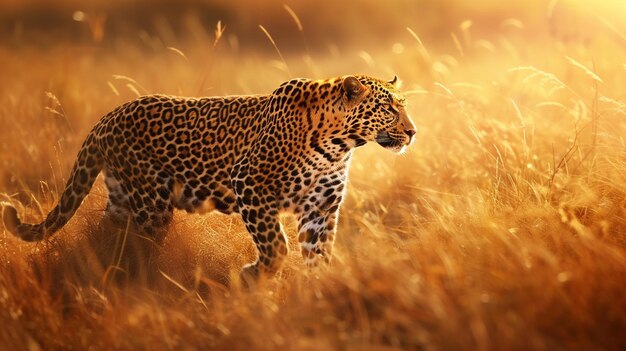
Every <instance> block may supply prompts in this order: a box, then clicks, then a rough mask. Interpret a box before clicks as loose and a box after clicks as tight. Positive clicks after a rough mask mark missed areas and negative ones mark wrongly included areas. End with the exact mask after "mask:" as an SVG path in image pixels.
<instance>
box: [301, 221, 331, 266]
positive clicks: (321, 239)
mask: <svg viewBox="0 0 626 351" xmlns="http://www.w3.org/2000/svg"><path fill="white" fill-rule="evenodd" d="M337 216H338V210H335V211H334V212H330V213H325V212H324V211H320V210H314V211H310V212H308V213H305V214H304V215H303V216H301V217H300V221H299V225H298V241H299V242H300V248H301V250H302V257H303V258H304V263H305V264H306V265H307V267H309V268H313V267H317V266H319V264H320V262H323V263H325V264H329V263H330V260H331V258H332V254H333V245H334V243H335V234H336V221H337Z"/></svg>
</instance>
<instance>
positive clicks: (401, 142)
mask: <svg viewBox="0 0 626 351" xmlns="http://www.w3.org/2000/svg"><path fill="white" fill-rule="evenodd" d="M375 140H376V142H377V143H378V145H380V146H382V147H384V148H385V149H388V150H392V151H395V152H401V151H402V150H403V149H404V147H405V146H407V145H408V144H409V142H410V139H409V138H407V137H397V136H394V135H392V134H390V133H389V132H387V131H381V132H378V134H377V135H376V139H375Z"/></svg>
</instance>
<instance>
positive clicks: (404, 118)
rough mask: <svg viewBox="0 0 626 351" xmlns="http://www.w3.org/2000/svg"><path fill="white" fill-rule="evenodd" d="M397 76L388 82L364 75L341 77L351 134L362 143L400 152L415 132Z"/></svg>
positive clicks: (409, 143) (408, 143)
mask: <svg viewBox="0 0 626 351" xmlns="http://www.w3.org/2000/svg"><path fill="white" fill-rule="evenodd" d="M397 81H398V79H397V77H394V78H393V79H392V80H391V81H388V82H386V81H382V80H379V79H375V78H371V77H365V76H356V77H355V76H347V77H343V79H342V88H343V103H344V106H345V108H346V117H345V118H346V121H347V123H348V127H349V129H350V131H351V133H355V134H357V135H358V136H359V137H360V138H361V140H363V141H365V142H369V141H376V142H377V143H378V144H379V145H381V146H382V147H384V148H386V149H388V150H391V151H394V152H397V153H401V152H403V151H404V150H405V149H406V147H407V146H409V145H411V143H412V142H413V139H414V136H415V133H416V132H417V130H416V128H415V125H414V124H413V122H412V121H411V118H410V117H409V115H408V113H407V111H406V100H405V99H404V95H403V94H402V92H401V91H400V90H399V89H398V86H397Z"/></svg>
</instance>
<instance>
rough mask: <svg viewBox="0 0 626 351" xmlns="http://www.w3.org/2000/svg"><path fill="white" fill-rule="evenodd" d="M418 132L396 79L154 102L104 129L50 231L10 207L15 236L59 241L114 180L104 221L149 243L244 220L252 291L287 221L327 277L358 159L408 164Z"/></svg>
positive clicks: (291, 85) (113, 117)
mask: <svg viewBox="0 0 626 351" xmlns="http://www.w3.org/2000/svg"><path fill="white" fill-rule="evenodd" d="M416 132H417V129H416V127H415V125H414V124H413V122H412V119H411V117H410V116H409V114H408V112H407V104H406V98H405V96H404V94H403V93H402V91H401V89H400V87H399V84H398V79H397V77H394V78H393V79H392V80H390V81H387V80H381V79H377V78H373V77H370V76H366V75H348V76H341V77H335V78H329V79H320V80H313V79H306V78H298V79H292V80H289V81H287V82H285V83H283V84H281V85H280V86H279V87H278V88H277V89H275V90H274V91H273V92H272V93H270V94H265V95H232V96H214V97H178V96H168V95H146V96H142V97H138V98H136V99H134V100H132V101H129V102H126V103H124V104H123V105H121V106H119V107H117V108H115V109H113V110H112V111H111V112H109V113H107V114H106V115H104V116H103V117H102V118H101V119H100V120H99V122H97V124H96V125H95V126H94V127H93V129H92V130H91V132H90V133H89V134H88V135H87V137H86V139H85V141H84V143H83V144H82V147H81V148H80V150H79V152H78V156H77V158H76V161H75V163H74V165H73V168H72V170H71V172H70V176H69V179H68V180H67V185H66V186H65V188H64V190H63V192H62V194H61V196H60V198H59V201H58V203H57V204H56V206H55V207H54V208H53V209H52V210H51V211H50V212H49V213H48V214H47V216H46V218H45V219H44V220H43V221H42V222H41V223H37V224H29V223H22V221H21V220H20V219H19V216H18V213H17V210H16V209H15V207H14V206H13V205H11V204H8V203H5V204H4V205H3V220H4V225H5V228H6V229H7V230H8V231H9V232H11V233H13V234H14V235H15V236H17V237H19V238H21V239H22V240H24V241H31V242H32V241H41V240H44V239H46V238H49V237H50V236H52V235H53V234H54V233H55V232H57V231H58V230H59V229H60V228H62V227H63V226H64V225H65V224H66V223H67V222H68V221H69V220H70V218H71V217H72V216H73V215H74V213H75V212H76V211H77V209H78V208H79V207H80V205H81V203H82V202H83V200H84V199H85V197H86V196H87V195H88V193H89V192H90V189H91V188H92V186H93V184H94V182H95V181H96V178H97V177H98V176H99V174H100V173H103V175H104V183H105V186H106V188H107V190H108V199H107V204H106V208H105V210H104V213H105V217H106V218H108V219H109V220H111V221H112V222H113V223H118V224H121V225H123V224H127V223H131V224H132V226H133V229H134V230H137V231H138V232H140V233H143V234H145V235H147V236H149V237H153V238H159V237H163V236H164V235H165V234H166V233H167V230H168V227H169V225H170V224H171V223H172V219H173V214H174V210H184V211H186V212H189V213H207V212H211V211H218V212H221V213H223V214H239V215H240V216H241V219H242V220H243V223H244V224H245V227H246V229H247V231H248V232H249V234H250V236H251V238H252V241H253V242H254V244H255V246H256V249H257V250H256V251H257V253H258V258H257V259H256V260H255V261H254V262H252V263H249V264H247V265H245V266H244V267H243V269H242V270H241V273H240V274H241V276H242V277H245V279H251V280H254V279H258V277H259V276H260V275H262V274H269V275H270V276H271V275H272V274H275V273H276V271H277V270H278V269H279V268H280V267H281V265H282V263H283V262H284V261H285V258H286V256H287V254H288V251H289V250H288V240H287V235H286V234H285V231H284V229H283V226H282V224H281V219H280V217H279V216H280V215H281V214H283V213H285V212H287V213H291V214H292V215H294V216H295V219H296V221H297V234H296V236H297V240H298V242H299V248H300V250H301V255H302V257H303V260H304V264H305V265H306V266H307V267H317V266H318V265H320V264H321V263H322V264H325V265H327V264H329V263H330V261H331V258H332V253H333V246H334V242H335V239H336V234H337V224H338V217H339V209H340V206H341V204H342V201H343V199H344V197H345V192H346V184H347V181H348V171H349V166H350V160H351V158H352V155H353V152H354V150H355V149H357V148H359V147H361V146H363V145H365V144H366V143H368V142H376V143H377V144H379V145H380V146H382V147H384V148H385V149H388V150H390V151H392V152H395V153H402V152H404V151H405V150H406V148H407V147H409V146H410V145H411V144H412V142H413V140H414V136H415V134H416Z"/></svg>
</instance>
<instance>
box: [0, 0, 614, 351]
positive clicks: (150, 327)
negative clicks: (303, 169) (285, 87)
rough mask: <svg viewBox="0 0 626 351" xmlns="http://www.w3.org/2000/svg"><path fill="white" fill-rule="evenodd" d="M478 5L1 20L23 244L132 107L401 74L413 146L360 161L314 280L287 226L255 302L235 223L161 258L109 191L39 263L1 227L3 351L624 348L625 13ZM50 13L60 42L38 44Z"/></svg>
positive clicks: (197, 225) (44, 249) (372, 153)
mask: <svg viewBox="0 0 626 351" xmlns="http://www.w3.org/2000/svg"><path fill="white" fill-rule="evenodd" d="M261 3H262V4H263V5H260V4H261ZM471 3H472V4H471V5H467V4H463V3H462V2H461V1H447V2H439V1H424V2H420V3H419V4H414V3H413V2H411V1H398V2H394V3H390V4H387V3H383V2H375V1H361V2H348V1H346V2H337V4H333V3H332V2H330V1H329V2H323V3H322V4H321V5H320V4H319V3H318V2H315V3H311V4H308V3H303V2H293V3H288V5H289V6H288V7H284V6H283V3H282V2H277V1H271V2H258V3H257V2H245V3H240V2H237V3H236V4H234V5H229V2H226V1H218V2H217V4H216V5H215V9H216V10H215V11H213V12H212V11H207V10H206V8H209V9H212V7H211V6H209V5H207V7H206V8H204V10H203V11H204V12H202V11H195V10H194V11H191V10H190V11H176V12H174V13H173V14H172V13H169V17H168V12H167V11H169V10H168V9H167V8H166V9H164V10H163V11H161V12H159V11H160V9H161V8H162V7H159V6H164V3H160V5H159V6H155V7H154V8H152V9H151V10H144V11H142V12H141V15H142V16H139V14H136V15H137V16H138V18H139V17H141V18H142V21H144V22H145V21H146V18H148V19H154V20H153V21H151V22H149V23H147V24H146V23H144V22H142V21H139V20H138V22H137V23H135V24H134V25H136V27H133V25H132V24H129V23H126V22H124V21H121V20H119V16H121V15H120V13H123V11H122V9H120V8H119V7H114V6H113V5H111V8H107V7H106V6H107V5H106V4H107V2H104V1H95V2H93V4H95V5H93V6H94V8H93V9H91V8H88V9H82V8H80V6H81V4H82V3H81V2H72V1H69V0H66V1H62V2H59V5H57V6H58V8H56V9H57V10H58V11H56V12H55V11H53V10H54V9H44V10H41V9H40V6H43V5H45V4H48V2H43V1H35V0H33V1H28V2H25V4H27V5H28V6H26V5H24V8H22V7H20V6H22V5H20V4H21V3H20V2H14V1H9V2H7V3H6V4H5V5H4V6H6V9H7V12H5V14H4V15H3V16H4V17H3V18H5V19H6V18H9V17H10V16H11V14H13V16H15V18H13V21H8V22H6V21H5V23H9V24H7V25H4V26H3V27H2V28H1V29H2V31H3V32H2V33H3V34H2V36H3V39H2V45H1V46H0V72H1V74H0V76H2V77H3V79H2V80H0V165H1V169H0V191H2V192H3V193H4V195H2V196H3V198H2V199H1V200H4V201H9V202H11V203H14V204H16V205H18V206H19V211H20V213H21V214H22V216H23V217H25V218H26V219H28V220H31V221H36V220H40V219H41V218H42V216H43V214H44V213H47V211H48V210H49V209H51V207H52V206H53V205H54V203H55V200H56V199H57V198H58V195H59V188H61V187H62V186H63V185H64V181H65V177H66V176H67V174H68V172H69V169H70V167H71V164H72V163H73V160H74V157H75V153H76V151H77V149H78V147H79V145H80V143H81V142H82V139H83V138H84V136H85V135H86V134H87V133H88V131H89V129H90V127H91V126H92V125H93V124H94V123H95V121H96V120H97V119H98V118H99V116H101V115H103V114H104V113H106V112H107V111H109V110H111V109H112V108H113V107H115V106H116V105H118V104H120V103H122V102H124V101H126V100H129V99H131V98H133V97H135V96H136V95H137V94H145V93H154V92H159V93H169V94H177V95H221V94H241V93H263V92H269V91H271V90H272V89H273V88H274V87H276V86H277V85H278V84H279V83H280V82H282V81H284V80H287V79H288V78H290V77H295V76H307V77H313V78H322V77H329V76H335V75H342V74H348V73H367V74H371V75H374V76H380V77H389V78H391V76H392V75H393V74H394V73H396V74H398V76H400V77H401V79H403V81H404V88H405V90H406V91H407V96H408V99H409V103H410V108H409V111H410V112H411V113H412V116H413V119H414V121H415V124H416V125H417V126H418V128H419V129H420V132H419V133H418V138H417V142H416V143H415V144H414V146H413V148H412V149H411V150H410V151H409V152H407V153H406V154H405V155H403V156H393V155H391V154H389V153H388V152H386V151H385V150H383V149H382V148H380V147H379V146H376V145H370V146H366V147H364V148H363V149H361V150H359V151H358V152H357V153H356V156H355V158H354V160H353V163H352V168H351V182H350V186H349V191H348V197H347V200H346V202H345V204H344V207H343V209H342V218H341V223H340V225H339V232H340V234H339V237H338V243H337V249H336V252H337V254H336V259H335V260H334V262H333V265H332V266H331V267H330V269H328V270H326V271H319V272H308V271H306V270H305V269H303V268H302V262H301V259H300V257H299V255H298V250H296V249H295V245H296V244H295V240H294V228H293V224H290V225H287V230H288V233H289V235H290V238H291V239H292V241H293V242H294V243H291V244H290V245H291V246H292V249H294V250H292V253H291V254H290V259H289V261H288V263H287V264H286V267H285V268H284V269H283V270H282V271H281V272H280V274H279V275H278V277H276V278H275V279H272V280H268V281H265V282H263V283H262V284H261V285H260V286H259V287H258V289H256V290H255V291H252V292H250V291H244V290H242V289H240V288H239V287H238V286H236V284H231V283H229V282H230V281H231V279H230V278H231V277H233V276H235V275H236V274H237V272H238V270H239V269H240V267H241V266H242V265H243V264H244V263H246V262H249V261H252V260H253V259H254V255H255V251H254V248H253V244H252V242H251V240H250V239H249V238H248V234H247V233H246V232H245V228H244V227H243V226H242V224H241V221H240V219H239V218H237V217H236V216H233V217H226V216H222V215H218V214H215V215H208V216H202V217H200V216H190V215H187V214H184V213H177V215H176V217H175V224H174V225H173V227H172V228H171V230H170V233H169V236H168V237H167V239H166V241H165V243H164V246H163V247H161V248H155V247H151V246H150V245H149V243H147V242H146V241H144V240H142V239H141V238H137V237H126V238H125V236H124V235H123V233H119V232H115V231H112V230H110V229H107V227H106V226H103V225H100V224H99V221H100V218H101V216H102V209H103V208H104V202H105V197H106V190H105V189H104V186H103V184H102V182H101V181H98V182H97V184H96V186H95V187H94V189H93V190H92V193H91V195H90V196H89V197H88V199H87V200H86V201H85V203H84V204H83V206H82V207H81V209H80V210H79V211H78V213H77V215H76V216H75V217H74V218H73V219H72V221H71V222H70V223H69V224H68V225H67V226H66V227H65V228H64V229H63V230H61V231H60V232H59V233H58V234H57V235H56V236H55V237H54V238H52V239H51V240H49V241H47V242H42V243H38V244H27V243H22V242H20V241H19V240H17V239H15V238H14V237H12V236H11V235H10V234H9V233H7V232H6V230H4V228H3V227H0V260H1V263H0V325H2V327H1V328H0V349H6V350H26V349H28V350H52V349H78V350H84V349H94V350H107V349H120V350H132V349H154V350H160V349H183V350H193V349H207V348H217V349H245V350H249V349H268V350H274V349H295V350H329V349H346V350H375V349H376V350H377V349H385V350H396V349H397V350H400V349H410V350H421V349H425V350H517V349H519V350H529V349H533V350H613V349H614V350H618V349H622V350H623V349H625V348H626V332H625V331H626V146H625V140H624V139H625V137H626V50H625V49H624V48H625V47H626V28H625V27H624V26H623V24H624V22H623V18H624V16H626V11H625V10H626V8H625V7H624V5H623V4H621V3H620V2H619V1H611V0H606V1H600V2H594V4H595V5H594V6H593V7H586V6H585V2H584V1H578V2H577V1H552V2H550V4H542V5H539V4H535V3H539V2H531V1H527V2H526V3H527V4H521V3H520V4H521V5H520V4H518V5H508V2H502V3H501V2H498V1H491V0H481V1H475V2H471ZM140 4H145V2H140ZM198 4H201V3H200V2H195V1H189V2H185V5H186V6H192V7H193V6H199V5H198ZM503 4H507V5H503ZM96 5H100V6H96ZM120 6H121V5H120ZM181 6H182V5H181ZM250 7H251V8H250ZM37 9H39V10H37ZM76 9H82V10H85V14H84V15H82V14H81V13H74V19H76V20H81V22H78V21H72V12H73V11H74V10H76ZM36 10H37V11H36ZM170 10H171V8H170ZM218 10H219V11H222V12H219V11H218ZM42 11H44V12H46V11H48V12H49V15H50V18H56V17H54V16H56V15H58V16H60V18H61V21H65V22H62V23H61V24H62V25H59V24H58V23H52V24H49V25H50V26H51V27H50V28H52V29H50V30H44V29H45V25H43V24H42V25H41V26H40V27H36V26H35V27H36V28H34V29H33V28H31V27H30V26H34V24H37V21H36V19H37V18H39V17H36V16H35V15H33V16H34V17H35V19H32V18H30V17H28V16H29V14H32V13H35V14H38V13H41V12H42ZM135 11H136V9H135ZM216 13H218V14H223V16H224V17H222V18H216V20H215V21H213V19H212V17H211V16H213V17H217V15H216ZM203 14H205V15H207V16H208V17H203ZM374 14H376V15H374ZM63 16H65V17H63ZM116 16H118V17H116ZM116 18H118V20H116ZM206 18H209V19H210V20H207V19H206ZM217 19H220V20H221V22H219V24H218V22H217ZM259 25H263V29H261V28H260V27H259ZM620 26H621V27H620ZM42 28H44V29H42ZM55 28H57V29H58V28H61V29H64V30H59V31H58V32H56V31H55V30H53V29H55ZM31 29H32V30H31ZM68 33H69V34H68ZM381 33H382V34H381ZM272 41H274V42H275V44H276V46H275V47H274V46H273V45H272ZM286 221H287V223H291V221H290V219H289V218H286ZM148 262H150V263H149V264H148Z"/></svg>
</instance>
